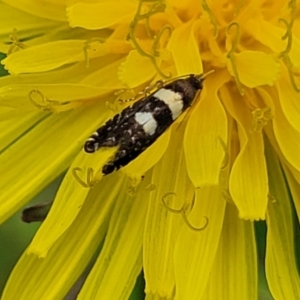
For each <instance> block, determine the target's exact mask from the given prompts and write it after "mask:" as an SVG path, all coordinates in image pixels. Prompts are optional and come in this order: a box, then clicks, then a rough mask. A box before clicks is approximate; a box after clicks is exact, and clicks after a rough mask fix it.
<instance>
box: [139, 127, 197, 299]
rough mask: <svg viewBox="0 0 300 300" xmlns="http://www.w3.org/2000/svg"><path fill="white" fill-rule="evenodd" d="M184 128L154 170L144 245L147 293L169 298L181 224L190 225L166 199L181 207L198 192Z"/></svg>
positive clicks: (172, 288)
mask: <svg viewBox="0 0 300 300" xmlns="http://www.w3.org/2000/svg"><path fill="white" fill-rule="evenodd" d="M182 131H183V128H182V129H181V130H176V128H174V129H173V130H172V136H171V140H170V143H169V146H168V149H167V151H166V152H165V154H164V156H163V158H162V159H161V160H160V161H159V162H158V163H157V164H156V166H155V168H154V169H153V175H152V180H151V184H152V185H153V186H154V187H156V188H155V190H154V191H152V192H151V195H150V203H149V204H150V205H149V208H148V212H147V218H146V225H145V234H144V244H143V245H144V246H143V247H144V274H145V279H146V294H148V295H156V296H160V297H162V298H166V299H171V298H172V295H173V292H174V287H175V277H174V268H173V265H174V261H173V255H174V247H175V243H176V239H177V236H178V232H179V230H180V228H181V226H182V225H183V226H186V224H184V223H183V219H182V216H181V215H180V214H175V213H174V212H171V211H169V210H168V209H167V208H166V207H165V205H164V204H163V202H165V204H166V205H167V206H168V207H170V208H173V209H177V210H180V209H181V208H182V207H183V206H184V204H186V203H189V202H191V201H192V199H193V195H194V187H193V185H192V183H191V182H190V180H189V178H188V176H187V172H186V165H185V159H184V154H183V149H182V140H181V138H180V135H181V134H182ZM175 161H176V163H174V162H175ZM158 253H159V255H157V254H158Z"/></svg>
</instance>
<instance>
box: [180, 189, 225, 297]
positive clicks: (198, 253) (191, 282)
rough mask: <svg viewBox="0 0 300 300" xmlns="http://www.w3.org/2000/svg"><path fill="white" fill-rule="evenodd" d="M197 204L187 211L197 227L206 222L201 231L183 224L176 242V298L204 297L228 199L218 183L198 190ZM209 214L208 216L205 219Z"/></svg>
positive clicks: (192, 222) (191, 221)
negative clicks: (217, 185)
mask: <svg viewBox="0 0 300 300" xmlns="http://www.w3.org/2000/svg"><path fill="white" fill-rule="evenodd" d="M195 193H196V199H195V205H194V207H193V209H192V211H191V213H190V214H189V215H188V219H189V222H190V223H191V225H193V226H195V227H201V226H203V224H205V223H206V221H207V220H208V223H207V227H206V228H204V229H203V230H202V231H200V232H198V231H194V230H191V228H188V227H187V226H182V227H181V230H180V233H179V237H178V240H177V243H176V248H175V256H174V268H175V278H176V283H177V285H176V297H177V299H189V300H197V299H201V296H202V295H203V293H204V291H205V288H206V285H207V282H208V280H209V277H210V273H211V269H212V266H213V263H214V259H215V255H216V252H217V248H218V244H219V240H220V235H221V231H222V226H223V217H224V213H225V204H226V202H225V201H224V199H223V198H222V197H220V195H221V193H222V191H221V190H220V188H219V187H204V188H202V189H197V190H196V191H195ZM205 217H206V218H207V220H206V219H205Z"/></svg>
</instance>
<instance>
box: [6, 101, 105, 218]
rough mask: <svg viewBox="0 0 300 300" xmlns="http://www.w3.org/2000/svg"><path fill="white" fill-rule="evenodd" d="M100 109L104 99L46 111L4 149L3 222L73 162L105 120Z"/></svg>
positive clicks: (102, 107) (103, 106) (102, 108)
mask: <svg viewBox="0 0 300 300" xmlns="http://www.w3.org/2000/svg"><path fill="white" fill-rule="evenodd" d="M99 110H100V111H107V108H105V105H104V103H103V102H99V103H97V104H96V105H94V106H89V107H86V108H85V109H81V110H76V111H70V112H67V113H63V114H58V115H51V116H49V115H48V114H43V117H44V118H43V120H42V121H41V122H38V123H36V124H35V126H34V127H33V128H30V130H29V131H27V132H26V133H25V134H24V135H22V136H21V137H20V138H19V139H18V140H16V141H15V142H14V143H13V144H12V145H10V146H9V148H7V149H6V150H5V151H4V152H3V153H1V156H0V165H1V170H2V172H1V175H0V176H1V178H0V190H1V191H2V192H1V194H0V203H1V204H0V223H1V222H3V221H4V220H5V219H7V218H8V217H9V216H11V215H12V214H13V213H14V212H16V211H17V210H18V209H19V208H21V207H22V206H23V205H24V204H25V203H26V202H27V201H28V200H30V199H31V198H32V197H33V196H34V195H36V194H37V193H38V192H39V191H40V190H41V189H43V188H44V187H45V186H46V185H47V184H49V182H51V181H52V180H53V179H54V178H56V177H57V176H58V175H59V174H61V173H62V172H63V171H64V170H65V169H66V168H67V167H68V166H69V165H70V163H71V162H72V160H73V159H74V156H75V154H76V153H78V151H79V150H80V149H82V145H83V143H84V141H85V139H86V138H87V137H88V136H89V134H90V133H91V132H93V131H94V130H95V129H96V128H97V127H98V126H99V123H101V121H102V122H103V121H104V119H105V114H103V113H102V114H101V115H99ZM99 118H101V119H100V122H99ZM28 129H29V128H26V130H28ZM74 134H75V136H76V138H74ZM53 145H55V147H53ZM12 157H13V158H14V159H13V160H12ZM16 161H17V162H18V166H17V168H16V165H15V162H16ZM16 177H17V178H18V180H16Z"/></svg>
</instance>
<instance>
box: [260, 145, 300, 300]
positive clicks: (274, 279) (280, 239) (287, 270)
mask: <svg viewBox="0 0 300 300" xmlns="http://www.w3.org/2000/svg"><path fill="white" fill-rule="evenodd" d="M266 158H267V163H268V171H269V178H270V195H271V199H270V200H271V201H270V202H269V205H268V215H267V226H268V231H267V249H266V276H267V279H268V286H269V289H270V291H271V293H272V296H273V297H274V299H299V298H300V281H299V273H298V270H297V262H296V259H295V245H294V232H293V231H294V230H293V228H294V224H293V216H292V211H291V204H290V199H289V191H288V189H287V187H286V178H285V176H284V175H283V173H282V169H281V166H280V162H279V160H278V158H277V155H276V154H275V153H274V151H273V150H272V149H271V147H270V145H267V146H266ZM278 220H280V222H278Z"/></svg>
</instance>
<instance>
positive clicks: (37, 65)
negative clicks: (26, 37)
mask: <svg viewBox="0 0 300 300" xmlns="http://www.w3.org/2000/svg"><path fill="white" fill-rule="evenodd" d="M84 46H85V41H82V40H67V41H56V42H51V43H44V44H41V45H38V46H34V47H30V48H26V49H23V50H22V51H17V52H15V53H13V54H11V55H10V56H8V57H6V58H5V59H3V60H2V62H1V63H2V64H3V65H4V67H5V69H6V70H9V72H10V73H12V74H20V73H32V72H44V71H49V70H53V69H56V68H59V67H61V66H63V65H65V64H69V63H73V62H77V61H83V60H84V52H83V49H84ZM29 62H30V63H29Z"/></svg>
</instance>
